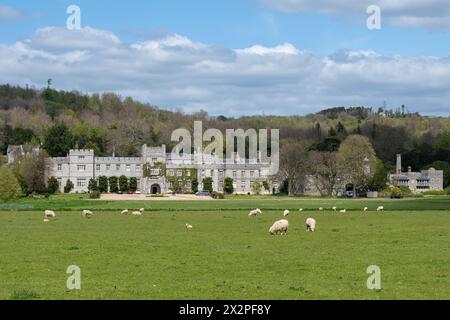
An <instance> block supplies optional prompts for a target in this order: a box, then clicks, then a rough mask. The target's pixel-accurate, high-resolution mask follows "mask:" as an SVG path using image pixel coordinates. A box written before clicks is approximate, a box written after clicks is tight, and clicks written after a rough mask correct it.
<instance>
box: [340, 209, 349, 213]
mask: <svg viewBox="0 0 450 320" xmlns="http://www.w3.org/2000/svg"><path fill="white" fill-rule="evenodd" d="M339 212H340V213H346V212H347V209H342V210H341V211H339Z"/></svg>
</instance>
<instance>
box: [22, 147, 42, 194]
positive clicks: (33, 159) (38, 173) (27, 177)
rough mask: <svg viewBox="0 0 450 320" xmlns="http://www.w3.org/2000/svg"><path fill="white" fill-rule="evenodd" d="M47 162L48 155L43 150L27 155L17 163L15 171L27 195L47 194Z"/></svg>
mask: <svg viewBox="0 0 450 320" xmlns="http://www.w3.org/2000/svg"><path fill="white" fill-rule="evenodd" d="M47 161H48V154H47V152H46V151H43V150H42V151H39V152H32V153H29V154H26V155H25V156H23V157H21V158H20V159H18V160H17V161H15V163H14V169H13V170H14V173H15V175H16V177H17V179H18V180H19V183H20V185H21V187H22V190H23V192H24V193H25V194H31V193H37V194H43V193H46V192H47V186H46V181H45V174H46V162H47Z"/></svg>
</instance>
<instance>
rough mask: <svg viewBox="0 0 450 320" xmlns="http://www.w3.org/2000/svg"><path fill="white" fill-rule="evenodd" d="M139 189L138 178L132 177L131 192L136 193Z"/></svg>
mask: <svg viewBox="0 0 450 320" xmlns="http://www.w3.org/2000/svg"><path fill="white" fill-rule="evenodd" d="M137 188H138V183H137V178H135V177H132V178H130V191H131V192H133V193H135V192H136V191H137Z"/></svg>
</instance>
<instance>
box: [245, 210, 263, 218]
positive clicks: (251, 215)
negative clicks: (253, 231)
mask: <svg viewBox="0 0 450 320" xmlns="http://www.w3.org/2000/svg"><path fill="white" fill-rule="evenodd" d="M261 213H262V212H261V210H260V209H255V210H252V211H250V213H249V214H248V216H249V217H256V216H257V215H258V214H261Z"/></svg>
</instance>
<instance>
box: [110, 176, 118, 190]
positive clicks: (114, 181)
mask: <svg viewBox="0 0 450 320" xmlns="http://www.w3.org/2000/svg"><path fill="white" fill-rule="evenodd" d="M108 180H109V192H111V193H116V192H117V191H119V184H118V181H119V180H118V179H117V177H109V179H108Z"/></svg>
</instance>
